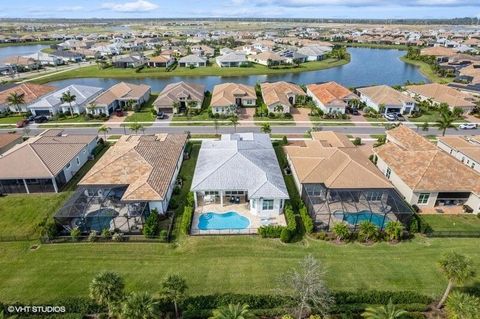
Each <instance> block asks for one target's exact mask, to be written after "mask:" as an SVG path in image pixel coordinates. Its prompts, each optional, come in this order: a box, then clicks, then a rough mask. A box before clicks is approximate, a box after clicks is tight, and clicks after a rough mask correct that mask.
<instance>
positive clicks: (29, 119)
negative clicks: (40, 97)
mask: <svg viewBox="0 0 480 319" xmlns="http://www.w3.org/2000/svg"><path fill="white" fill-rule="evenodd" d="M27 121H28V122H33V121H35V115H30V116H29V117H27Z"/></svg>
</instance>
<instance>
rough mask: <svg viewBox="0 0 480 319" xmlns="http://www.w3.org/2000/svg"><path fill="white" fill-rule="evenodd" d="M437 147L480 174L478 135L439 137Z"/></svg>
mask: <svg viewBox="0 0 480 319" xmlns="http://www.w3.org/2000/svg"><path fill="white" fill-rule="evenodd" d="M437 146H438V147H439V148H440V149H441V150H444V151H445V152H447V153H448V154H450V155H451V156H453V157H454V158H456V159H457V160H459V161H460V162H462V163H463V164H465V165H466V166H468V167H470V168H472V169H474V170H475V171H477V172H478V173H480V135H476V136H440V137H439V138H438V142H437Z"/></svg>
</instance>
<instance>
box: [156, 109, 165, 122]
mask: <svg viewBox="0 0 480 319" xmlns="http://www.w3.org/2000/svg"><path fill="white" fill-rule="evenodd" d="M164 118H165V113H163V112H162V111H160V112H158V113H157V119H159V120H163V119H164Z"/></svg>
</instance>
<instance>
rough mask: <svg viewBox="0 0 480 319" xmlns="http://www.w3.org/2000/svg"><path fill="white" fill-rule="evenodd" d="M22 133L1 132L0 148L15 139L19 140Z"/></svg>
mask: <svg viewBox="0 0 480 319" xmlns="http://www.w3.org/2000/svg"><path fill="white" fill-rule="evenodd" d="M21 138H22V135H21V134H17V133H13V134H12V133H3V134H0V149H1V148H3V147H5V146H7V145H9V144H11V143H13V142H15V141H17V140H21Z"/></svg>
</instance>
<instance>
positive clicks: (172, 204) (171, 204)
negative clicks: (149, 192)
mask: <svg viewBox="0 0 480 319" xmlns="http://www.w3.org/2000/svg"><path fill="white" fill-rule="evenodd" d="M168 208H169V209H171V210H175V209H177V208H178V202H177V200H176V199H175V197H172V198H170V202H169V203H168Z"/></svg>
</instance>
